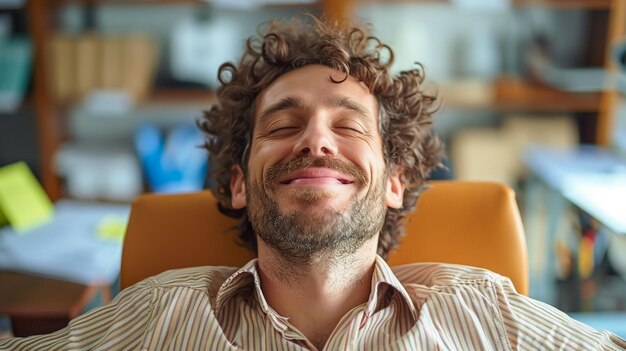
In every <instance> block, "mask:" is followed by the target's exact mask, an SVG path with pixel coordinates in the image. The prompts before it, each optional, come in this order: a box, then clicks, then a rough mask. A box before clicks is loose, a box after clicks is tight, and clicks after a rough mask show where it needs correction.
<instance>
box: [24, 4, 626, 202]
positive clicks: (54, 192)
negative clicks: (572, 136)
mask: <svg viewBox="0 0 626 351" xmlns="http://www.w3.org/2000/svg"><path fill="white" fill-rule="evenodd" d="M375 2H378V3H380V1H376V0H360V1H357V0H343V1H333V0H325V1H320V2H318V3H315V4H314V5H307V7H311V6H312V7H314V8H316V9H320V10H321V11H322V12H324V13H326V14H327V16H330V17H333V18H337V19H339V20H342V19H346V18H349V17H350V16H351V14H352V13H353V10H354V8H355V7H356V6H359V5H362V4H369V3H375ZM450 2H451V1H450ZM68 3H73V4H79V5H90V6H98V5H100V4H116V5H118V4H119V5H126V4H133V5H138V4H140V5H144V6H159V5H170V4H186V5H190V6H193V5H201V4H205V3H206V2H205V1H200V0H139V1H121V0H108V1H107V0H30V1H29V2H28V5H27V6H28V16H29V22H30V27H31V33H32V39H33V41H34V48H35V60H34V61H35V72H34V73H35V74H34V90H33V101H34V103H35V107H36V113H37V133H38V140H39V150H40V159H41V170H42V171H41V181H42V183H43V186H44V188H45V189H46V191H47V192H48V194H49V195H50V197H51V198H52V199H55V200H56V199H59V198H60V197H62V196H63V191H62V187H61V182H60V180H59V179H58V177H57V176H56V175H55V173H54V171H53V157H54V155H55V152H56V151H57V150H58V149H59V146H60V145H61V143H62V141H63V140H64V139H65V138H66V136H65V134H66V131H65V130H64V126H63V118H61V117H62V115H63V114H64V113H65V111H64V110H65V108H64V106H62V105H61V104H60V103H58V102H57V101H55V98H54V96H53V94H52V92H51V89H50V86H51V82H50V74H49V70H50V67H49V65H50V64H49V60H48V58H47V52H48V47H47V45H48V44H49V42H50V33H51V32H53V28H54V27H55V24H54V23H53V18H54V16H53V14H54V13H55V11H57V10H58V8H59V6H61V5H64V4H68ZM392 3H403V4H405V3H406V4H415V5H420V4H424V3H427V4H431V3H438V4H445V3H448V1H443V0H432V1H418V0H395V1H392ZM512 3H513V5H514V6H520V7H523V6H549V7H554V8H563V9H568V8H582V9H588V10H590V11H606V12H607V14H608V16H607V18H608V23H607V31H606V33H603V35H604V38H605V40H604V45H603V46H604V48H605V49H604V50H605V51H606V53H605V55H604V56H605V59H604V66H605V67H606V68H607V69H609V70H612V71H615V70H616V68H615V67H614V66H613V64H612V63H611V59H610V55H609V52H610V49H611V44H612V43H613V42H615V41H617V40H619V39H620V38H622V37H623V36H624V34H625V33H626V28H625V26H626V1H623V0H512ZM276 6H278V5H276ZM280 6H293V7H300V6H302V5H297V4H296V3H295V2H294V4H293V5H280ZM493 91H494V98H493V100H492V101H490V102H489V103H488V104H487V105H486V106H472V107H478V108H489V109H494V108H495V109H500V110H524V109H526V110H528V109H530V110H535V111H574V112H585V113H591V114H597V124H596V126H595V127H596V133H595V140H596V142H597V144H599V145H605V146H606V145H609V144H610V142H611V133H612V126H613V123H614V115H615V113H616V112H615V111H616V108H617V107H616V106H617V103H618V94H617V93H616V92H615V91H614V90H613V89H611V88H609V89H607V90H606V91H603V92H601V93H568V92H563V91H558V90H556V89H553V88H550V87H547V86H544V85H541V84H537V83H529V82H527V81H525V80H523V79H520V78H512V77H501V78H498V79H496V80H495V81H494V83H493ZM214 99H215V96H214V93H213V92H212V91H210V90H201V89H175V90H172V89H168V90H156V91H154V92H153V93H152V94H151V95H150V96H149V98H148V101H149V102H159V103H186V102H193V101H196V102H197V101H205V102H206V101H214ZM450 103H451V104H454V103H455V102H454V101H450ZM459 104H460V105H462V103H459ZM461 107H463V106H461Z"/></svg>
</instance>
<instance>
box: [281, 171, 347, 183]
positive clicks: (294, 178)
mask: <svg viewBox="0 0 626 351" xmlns="http://www.w3.org/2000/svg"><path fill="white" fill-rule="evenodd" d="M279 183H280V184H283V185H290V184H293V185H347V184H352V183H354V180H352V179H350V178H349V177H348V176H346V175H345V174H343V173H341V172H338V171H335V170H332V169H328V168H305V169H300V170H297V171H295V172H291V173H290V174H288V175H287V176H285V177H284V178H282V179H280V180H279Z"/></svg>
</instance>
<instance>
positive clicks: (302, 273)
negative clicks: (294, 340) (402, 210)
mask: <svg viewBox="0 0 626 351" xmlns="http://www.w3.org/2000/svg"><path fill="white" fill-rule="evenodd" d="M377 243H378V237H377V236H376V237H374V238H372V239H370V240H369V241H367V242H366V243H365V244H364V245H363V246H362V247H361V248H359V249H358V250H357V251H356V252H354V253H352V254H349V255H345V256H341V257H336V256H333V253H323V254H319V255H317V256H315V257H313V258H312V259H311V260H309V261H308V262H306V263H304V264H298V265H296V266H294V265H293V263H290V262H289V261H288V260H285V259H284V258H283V257H281V256H280V255H279V254H278V253H277V252H275V251H274V250H273V249H271V248H269V247H267V246H266V245H264V243H263V242H262V240H259V251H258V252H259V260H258V265H259V274H260V279H261V289H262V290H263V294H264V296H265V298H266V300H267V302H268V304H269V305H270V306H271V307H272V308H273V309H274V310H275V311H276V312H277V313H279V314H280V315H281V316H284V317H288V318H289V322H290V323H291V324H292V325H293V326H294V327H296V328H297V329H298V330H300V331H301V332H302V333H303V334H304V335H305V336H306V337H307V338H308V339H309V341H311V342H312V343H313V344H314V345H315V346H317V347H318V348H321V347H322V346H323V345H324V344H325V343H326V340H327V339H328V337H329V336H330V334H331V333H332V331H333V330H334V329H335V327H336V325H337V324H338V323H339V321H340V319H341V318H342V317H343V316H344V315H345V314H346V313H348V312H349V311H350V310H351V309H353V308H354V307H356V306H358V305H360V304H362V303H365V302H367V300H368V298H369V295H370V289H371V280H372V273H373V270H374V262H375V260H376V245H377Z"/></svg>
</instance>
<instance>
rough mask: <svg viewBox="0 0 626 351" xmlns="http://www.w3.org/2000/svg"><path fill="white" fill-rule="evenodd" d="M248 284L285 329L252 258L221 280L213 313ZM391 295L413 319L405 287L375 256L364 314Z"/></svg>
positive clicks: (379, 306) (414, 314) (385, 302)
mask: <svg viewBox="0 0 626 351" xmlns="http://www.w3.org/2000/svg"><path fill="white" fill-rule="evenodd" d="M252 284H254V291H255V293H256V297H257V301H258V303H259V305H260V306H261V309H262V310H263V311H264V312H265V313H266V314H267V315H269V316H271V317H272V319H274V322H276V323H277V324H278V325H279V326H281V329H282V327H283V326H284V328H285V329H286V328H287V325H286V323H287V319H286V318H284V317H281V316H280V315H279V314H278V313H276V312H275V311H274V310H273V309H272V308H271V307H270V306H269V304H268V303H267V301H266V300H265V296H264V295H263V291H262V290H261V280H260V279H259V272H258V270H257V259H256V258H255V259H252V260H251V261H249V262H248V263H246V264H245V265H244V266H243V267H241V268H240V269H239V270H238V271H236V272H235V273H233V275H231V276H230V277H228V279H226V281H224V283H223V284H222V286H221V287H220V289H219V291H218V293H217V298H216V303H215V311H216V313H217V314H218V315H219V313H220V310H221V308H222V306H223V304H224V302H225V301H226V300H228V299H229V298H230V297H231V296H234V295H235V294H236V293H237V292H239V291H240V290H241V289H244V288H248V289H250V288H251V285H252ZM395 294H397V295H398V296H399V297H400V300H401V301H403V302H404V304H405V305H406V307H407V308H408V309H409V311H410V312H411V316H412V317H413V320H417V317H418V315H417V309H416V307H415V304H414V303H413V301H412V300H411V298H410V297H409V294H408V293H407V291H406V289H404V286H402V284H401V283H400V281H399V280H398V278H396V276H395V275H394V273H393V271H392V270H391V268H389V266H388V265H387V263H386V262H385V260H383V259H382V258H381V257H380V256H378V255H377V256H376V261H375V263H374V272H373V273H372V287H371V292H370V297H369V299H368V302H367V307H366V313H367V314H368V315H372V314H374V313H376V312H377V311H380V310H381V309H383V308H385V307H387V306H388V305H389V303H390V298H391V297H393V295H395Z"/></svg>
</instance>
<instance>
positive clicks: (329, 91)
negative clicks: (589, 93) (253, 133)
mask: <svg viewBox="0 0 626 351" xmlns="http://www.w3.org/2000/svg"><path fill="white" fill-rule="evenodd" d="M344 77H345V73H343V72H340V71H338V70H335V69H333V68H330V67H327V66H323V65H308V66H304V67H302V68H298V69H295V70H293V71H290V72H288V73H285V74H284V75H282V76H280V77H278V78H277V79H276V80H274V81H273V82H272V83H271V84H270V85H269V86H268V87H267V88H265V89H264V90H263V91H262V92H261V93H260V94H259V96H258V97H257V99H256V106H255V112H254V116H255V120H256V119H257V118H258V117H259V114H260V112H261V111H263V110H264V109H265V108H266V107H268V106H270V105H272V104H275V103H276V102H279V101H281V100H284V99H288V98H295V99H298V100H300V101H302V102H304V103H305V104H306V105H307V107H313V108H315V107H319V106H324V104H325V103H327V102H329V101H333V100H336V99H337V98H345V99H347V100H349V101H351V102H353V103H356V104H359V105H361V106H362V107H363V108H364V109H365V110H367V111H368V112H369V113H368V114H369V116H371V118H372V119H373V120H374V122H375V121H377V119H378V112H377V111H378V102H377V100H376V97H375V96H374V95H372V94H371V93H370V91H369V89H368V88H367V86H366V85H365V84H364V83H363V82H361V81H359V80H357V79H356V78H354V77H352V76H348V77H347V79H346V80H345V81H344ZM338 81H339V82H341V83H337V82H338Z"/></svg>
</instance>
